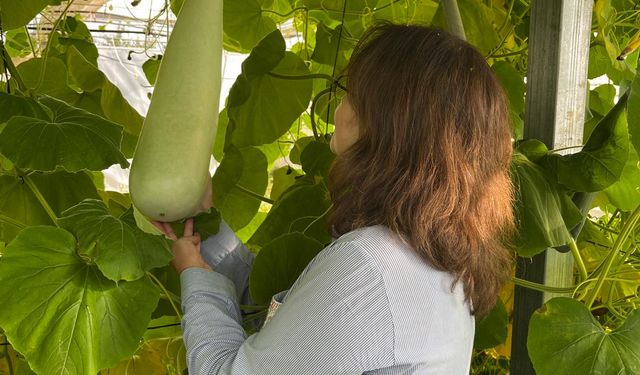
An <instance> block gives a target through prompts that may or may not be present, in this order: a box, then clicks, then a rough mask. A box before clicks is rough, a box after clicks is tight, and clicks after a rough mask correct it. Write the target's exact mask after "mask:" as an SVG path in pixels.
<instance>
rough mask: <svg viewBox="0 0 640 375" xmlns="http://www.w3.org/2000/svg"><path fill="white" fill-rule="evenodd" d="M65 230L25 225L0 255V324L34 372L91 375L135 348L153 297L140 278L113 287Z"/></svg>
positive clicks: (154, 292)
mask: <svg viewBox="0 0 640 375" xmlns="http://www.w3.org/2000/svg"><path fill="white" fill-rule="evenodd" d="M76 246H77V245H76V241H75V238H74V237H73V235H72V234H71V233H69V232H67V231H65V230H63V229H59V228H54V227H44V226H39V227H30V228H27V229H25V230H24V231H22V232H21V233H20V234H19V235H18V237H16V238H15V239H14V240H13V241H12V242H11V243H10V244H9V245H8V246H7V248H6V249H5V250H4V252H3V255H2V258H1V259H0V301H2V303H3V306H2V309H0V327H2V329H3V330H4V331H5V334H6V335H7V338H8V340H9V342H10V343H11V344H12V345H13V347H14V348H16V349H17V350H18V351H19V352H20V353H22V354H23V355H24V356H25V357H26V358H27V360H28V361H29V364H30V365H31V367H32V368H33V369H34V370H35V371H36V372H37V373H39V374H96V373H97V372H98V371H99V370H100V369H102V368H105V367H109V366H112V365H114V364H115V363H117V362H118V361H119V360H122V359H124V358H126V357H128V356H130V355H131V354H132V353H133V352H134V351H135V350H136V348H137V346H138V343H139V342H140V338H141V337H142V335H143V333H144V331H145V328H146V327H147V323H148V322H149V320H150V318H151V312H152V311H153V309H154V307H155V306H156V304H157V302H158V298H159V293H158V290H157V289H156V288H155V287H154V286H153V284H152V283H151V282H150V281H149V280H148V279H147V278H145V279H141V280H138V281H133V282H120V283H118V284H116V283H115V282H113V281H110V280H108V279H106V278H105V277H104V276H103V275H102V274H101V273H100V271H99V270H98V268H97V267H95V266H93V265H91V264H87V263H86V262H85V260H84V259H83V258H81V257H79V256H78V254H77V253H76Z"/></svg>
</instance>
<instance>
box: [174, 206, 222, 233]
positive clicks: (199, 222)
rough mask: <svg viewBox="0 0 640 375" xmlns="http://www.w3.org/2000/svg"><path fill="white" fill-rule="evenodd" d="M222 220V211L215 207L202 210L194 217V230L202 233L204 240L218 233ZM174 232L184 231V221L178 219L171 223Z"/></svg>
mask: <svg viewBox="0 0 640 375" xmlns="http://www.w3.org/2000/svg"><path fill="white" fill-rule="evenodd" d="M221 220H222V218H221V216H220V212H219V211H218V210H216V209H215V208H212V209H210V210H209V211H208V212H200V213H199V214H197V215H196V216H194V217H193V231H194V232H197V233H198V234H200V238H201V239H202V241H204V240H206V239H207V238H209V236H213V235H214V234H216V233H218V230H219V229H220V221H221ZM171 228H172V229H173V233H176V234H182V233H184V222H181V221H176V222H173V223H171Z"/></svg>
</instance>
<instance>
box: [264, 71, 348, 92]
mask: <svg viewBox="0 0 640 375" xmlns="http://www.w3.org/2000/svg"><path fill="white" fill-rule="evenodd" d="M267 74H268V75H270V76H272V77H274V78H279V79H288V80H292V81H297V80H305V79H314V78H318V79H325V80H327V81H329V82H331V83H332V84H334V85H336V86H338V87H340V88H341V89H342V90H344V91H347V88H346V87H344V86H343V85H342V84H341V83H340V82H338V80H337V79H335V78H333V77H332V76H330V75H328V74H324V73H312V74H302V75H288V74H280V73H275V72H269V73H267Z"/></svg>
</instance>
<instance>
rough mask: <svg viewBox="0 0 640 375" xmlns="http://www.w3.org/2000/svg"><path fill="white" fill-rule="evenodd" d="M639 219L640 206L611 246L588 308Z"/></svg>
mask: <svg viewBox="0 0 640 375" xmlns="http://www.w3.org/2000/svg"><path fill="white" fill-rule="evenodd" d="M638 220H640V207H638V208H636V209H635V211H633V213H632V214H631V216H630V217H629V221H627V222H626V223H625V225H624V227H623V228H622V231H620V235H619V236H618V238H616V242H615V243H614V244H613V247H612V248H611V251H610V252H609V255H608V256H607V260H606V263H605V265H604V269H603V270H602V273H601V274H600V276H598V281H597V282H596V286H595V288H594V289H593V291H592V292H591V294H590V295H589V298H588V299H587V303H586V305H587V308H589V309H590V308H591V306H592V305H593V303H594V302H595V300H596V298H597V297H598V294H599V293H600V290H601V289H602V285H603V284H604V281H605V279H606V278H607V274H608V273H609V271H610V270H611V266H612V265H613V261H614V260H615V259H616V255H617V254H618V252H619V251H620V249H621V248H622V245H623V244H624V243H625V242H626V241H627V238H629V236H630V235H631V234H632V233H633V230H634V229H635V227H636V224H637V223H638Z"/></svg>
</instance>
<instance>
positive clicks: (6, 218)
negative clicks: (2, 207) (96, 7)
mask: <svg viewBox="0 0 640 375" xmlns="http://www.w3.org/2000/svg"><path fill="white" fill-rule="evenodd" d="M0 221H4V222H5V223H7V224H11V225H13V226H14V227H18V228H20V229H24V228H26V227H27V225H26V224H25V223H21V222H19V221H18V220H16V219H14V218H11V217H9V216H5V215H3V214H0Z"/></svg>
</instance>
